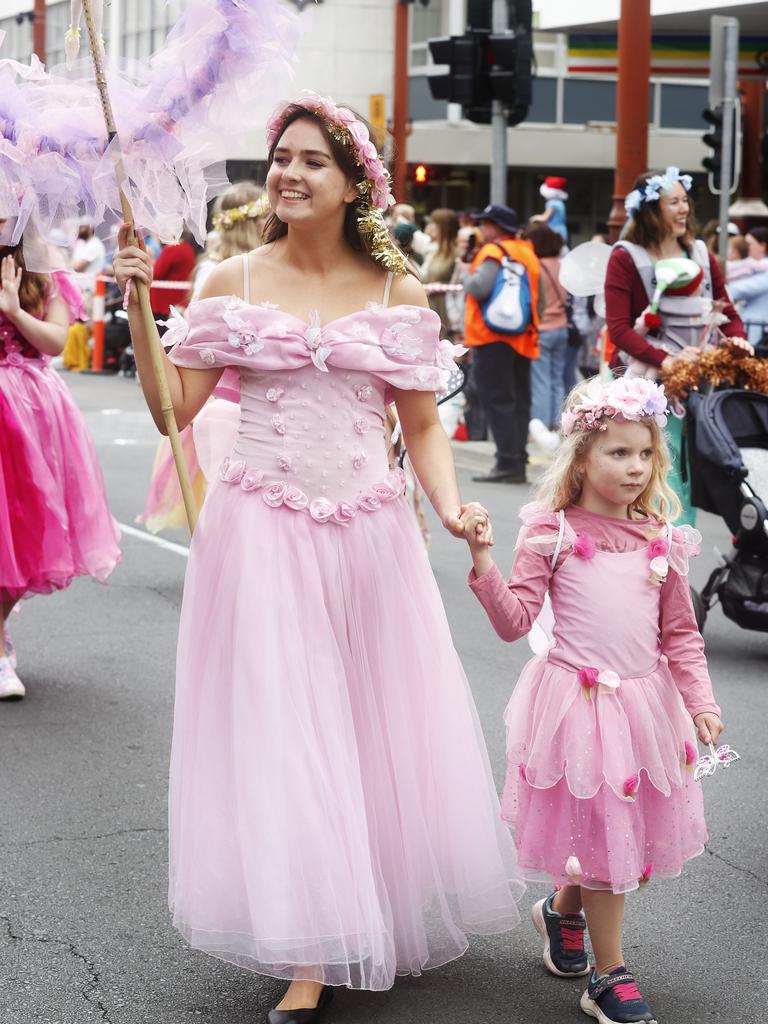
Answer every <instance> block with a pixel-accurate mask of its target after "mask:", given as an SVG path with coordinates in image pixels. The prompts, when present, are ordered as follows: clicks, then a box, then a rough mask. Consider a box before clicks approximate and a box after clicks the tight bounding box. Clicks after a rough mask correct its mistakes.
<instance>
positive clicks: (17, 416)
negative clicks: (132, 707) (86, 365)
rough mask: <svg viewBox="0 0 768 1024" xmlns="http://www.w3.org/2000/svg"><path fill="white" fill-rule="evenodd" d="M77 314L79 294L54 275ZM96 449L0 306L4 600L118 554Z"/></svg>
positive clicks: (107, 566)
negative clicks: (0, 310)
mask: <svg viewBox="0 0 768 1024" xmlns="http://www.w3.org/2000/svg"><path fill="white" fill-rule="evenodd" d="M56 295H60V296H61V297H62V298H63V299H64V301H65V302H66V304H67V306H68V308H69V310H70V313H71V315H72V318H73V319H74V317H75V316H76V314H77V312H78V310H79V307H80V306H81V299H80V296H79V293H78V292H77V290H76V289H75V288H74V287H73V286H72V285H71V284H70V282H69V280H68V278H67V276H66V275H65V274H62V273H55V274H53V275H52V277H51V285H50V295H49V299H48V301H49V302H50V301H51V299H52V298H53V297H54V296H56ZM119 536H120V535H119V531H118V528H117V524H116V523H115V520H114V519H113V518H112V516H111V514H110V511H109V506H108V505H107V497H106V494H105V492H104V481H103V479H102V475H101V469H100V468H99V463H98V459H97V457H96V450H95V448H94V445H93V441H92V440H91V436H90V434H89V433H88V429H87V427H86V425H85V421H84V420H83V416H82V414H81V412H80V410H79V409H78V407H77V405H76V404H75V400H74V398H73V397H72V394H71V392H70V391H69V389H68V388H67V386H66V385H65V384H64V382H63V381H62V379H61V377H60V376H59V374H58V373H57V372H56V371H55V370H53V369H52V368H51V366H50V359H49V357H48V356H45V355H41V353H40V352H38V350H37V349H36V348H34V346H32V345H30V344H29V343H28V342H27V340H26V339H25V338H24V337H23V335H21V334H20V333H19V331H18V330H17V329H16V327H15V326H14V324H13V323H11V321H10V320H8V319H7V317H5V316H4V315H3V314H2V313H0V600H2V601H17V600H19V598H22V597H30V596H32V595H33V594H46V593H49V592H51V591H53V590H60V589H62V588H63V587H66V586H68V585H69V584H70V583H71V581H72V580H73V579H74V578H75V577H76V576H93V577H95V578H96V579H97V580H100V581H102V582H103V581H104V580H105V579H106V578H107V576H109V574H110V573H111V572H112V570H113V569H114V568H115V566H116V565H117V563H118V562H119V560H120V550H119V547H118V539H119Z"/></svg>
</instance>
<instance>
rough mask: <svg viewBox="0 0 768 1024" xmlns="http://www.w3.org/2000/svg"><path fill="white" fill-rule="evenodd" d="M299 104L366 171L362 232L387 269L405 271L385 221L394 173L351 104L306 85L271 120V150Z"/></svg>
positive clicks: (362, 189)
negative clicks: (347, 104) (345, 104)
mask: <svg viewBox="0 0 768 1024" xmlns="http://www.w3.org/2000/svg"><path fill="white" fill-rule="evenodd" d="M297 107H303V108H304V109H305V110H307V111H309V113H311V114H315V115H316V116H317V117H319V118H320V119H321V120H322V122H323V125H324V126H325V128H326V130H327V131H328V133H329V134H330V135H331V136H332V137H333V138H334V139H335V140H336V141H337V142H339V143H341V145H343V146H346V147H347V148H348V149H349V150H350V151H351V152H352V155H353V156H354V159H355V163H356V164H357V166H358V167H359V168H360V169H361V170H362V172H363V175H364V177H363V180H362V181H360V182H358V185H357V189H358V192H359V193H360V200H361V201H360V213H359V216H358V219H357V222H358V227H359V229H360V233H361V234H362V235H364V236H366V237H367V238H368V239H369V241H370V245H371V252H372V254H373V256H374V258H375V259H376V260H378V261H379V262H380V263H381V264H382V265H383V266H384V267H386V269H387V270H392V271H394V272H395V273H398V274H404V273H405V272H406V263H405V258H404V256H403V254H402V253H401V252H400V250H399V249H398V248H397V246H396V245H395V244H394V242H393V241H392V237H391V235H390V233H389V231H388V230H387V226H386V224H385V222H384V211H385V210H387V209H388V208H389V207H390V206H392V205H393V204H394V202H395V197H394V196H393V195H392V177H391V175H390V173H389V171H388V170H387V168H386V167H385V166H384V164H383V163H382V160H381V157H380V156H379V152H378V150H377V149H376V145H375V143H374V142H373V141H372V139H371V136H370V132H369V131H368V128H367V127H366V125H364V124H363V122H362V121H361V120H360V119H359V118H358V117H356V116H355V114H354V113H353V112H352V111H351V110H350V109H349V108H348V107H339V106H337V105H336V103H334V101H333V100H332V99H330V98H329V97H328V96H320V95H319V94H318V93H316V92H310V91H309V90H307V89H305V90H304V91H303V92H301V93H300V94H299V97H298V98H297V99H295V100H291V101H290V102H288V103H281V104H280V105H279V106H278V107H277V109H276V110H275V111H274V113H273V114H272V116H271V117H270V119H269V121H268V122H267V147H268V149H269V150H270V152H271V150H272V148H273V146H274V145H275V142H276V141H277V139H278V138H279V136H280V133H281V131H282V129H283V125H284V123H285V120H286V118H287V117H288V115H289V114H291V113H292V112H293V111H294V110H296V108H297Z"/></svg>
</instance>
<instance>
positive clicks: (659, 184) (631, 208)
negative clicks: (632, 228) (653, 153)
mask: <svg viewBox="0 0 768 1024" xmlns="http://www.w3.org/2000/svg"><path fill="white" fill-rule="evenodd" d="M678 181H679V182H680V184H681V185H682V186H683V188H684V189H685V191H686V192H690V191H691V185H693V179H692V178H691V176H690V174H681V173H680V168H679V167H668V168H667V169H666V171H665V172H664V173H663V174H654V175H653V176H652V177H650V178H649V179H648V180H647V181H646V183H645V185H643V187H642V188H636V189H634V191H632V192H630V193H629V195H628V196H627V198H626V199H625V200H624V209H625V210H626V211H627V213H628V214H629V215H630V217H633V216H634V214H635V212H636V211H637V210H639V209H640V207H641V206H642V204H643V203H656V202H658V201H659V199H660V198H661V196H662V194H664V193H667V192H670V191H671V190H672V188H673V187H674V185H675V184H676V183H677V182H678Z"/></svg>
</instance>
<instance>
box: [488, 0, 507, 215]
mask: <svg viewBox="0 0 768 1024" xmlns="http://www.w3.org/2000/svg"><path fill="white" fill-rule="evenodd" d="M491 25H492V27H493V31H494V33H501V32H506V31H507V29H508V28H509V15H508V13H507V2H506V0H493V8H492V20H491ZM491 202H492V203H496V204H499V205H501V206H506V203H507V115H506V113H505V112H504V104H503V103H502V102H501V100H493V101H492V104H491Z"/></svg>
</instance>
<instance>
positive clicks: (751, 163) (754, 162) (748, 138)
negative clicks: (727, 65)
mask: <svg viewBox="0 0 768 1024" xmlns="http://www.w3.org/2000/svg"><path fill="white" fill-rule="evenodd" d="M739 92H740V93H741V94H742V95H743V97H744V105H743V109H744V127H743V134H742V139H743V141H744V146H743V149H742V152H741V194H742V196H744V198H745V199H758V198H759V197H760V193H761V192H762V188H761V182H760V141H761V139H762V137H763V124H764V120H763V119H764V116H765V115H764V113H763V112H764V110H765V82H764V81H763V80H762V79H761V78H758V79H751V78H749V79H747V80H746V81H743V82H739Z"/></svg>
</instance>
